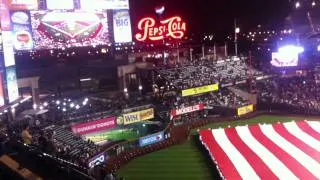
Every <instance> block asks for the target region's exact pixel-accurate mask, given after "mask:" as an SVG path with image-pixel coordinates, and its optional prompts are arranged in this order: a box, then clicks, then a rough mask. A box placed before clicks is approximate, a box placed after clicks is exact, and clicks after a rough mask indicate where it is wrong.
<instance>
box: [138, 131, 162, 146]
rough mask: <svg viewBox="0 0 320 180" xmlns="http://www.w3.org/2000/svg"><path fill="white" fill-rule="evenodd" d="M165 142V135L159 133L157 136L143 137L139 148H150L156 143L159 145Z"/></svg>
mask: <svg viewBox="0 0 320 180" xmlns="http://www.w3.org/2000/svg"><path fill="white" fill-rule="evenodd" d="M163 140H164V133H163V131H162V132H159V133H156V134H151V135H149V136H145V137H141V138H140V139H139V146H140V147H143V146H148V145H151V144H154V143H158V142H161V141H163Z"/></svg>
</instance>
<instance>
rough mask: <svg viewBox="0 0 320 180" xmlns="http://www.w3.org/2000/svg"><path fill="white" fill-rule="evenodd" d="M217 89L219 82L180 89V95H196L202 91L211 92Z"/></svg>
mask: <svg viewBox="0 0 320 180" xmlns="http://www.w3.org/2000/svg"><path fill="white" fill-rule="evenodd" d="M217 90H219V84H218V83H217V84H211V85H207V86H201V87H196V88H190V89H185V90H182V96H183V97H185V96H193V95H198V94H203V93H208V92H213V91H217Z"/></svg>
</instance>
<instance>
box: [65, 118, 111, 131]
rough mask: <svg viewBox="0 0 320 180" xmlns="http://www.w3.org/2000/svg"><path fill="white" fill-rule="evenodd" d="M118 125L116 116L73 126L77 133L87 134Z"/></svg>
mask: <svg viewBox="0 0 320 180" xmlns="http://www.w3.org/2000/svg"><path fill="white" fill-rule="evenodd" d="M116 126H117V122H116V118H115V117H107V118H103V119H100V120H96V121H91V122H87V123H81V124H77V125H74V126H72V127H71V129H72V132H73V133H75V134H80V135H85V134H91V133H95V132H100V131H104V130H108V129H112V128H115V127H116Z"/></svg>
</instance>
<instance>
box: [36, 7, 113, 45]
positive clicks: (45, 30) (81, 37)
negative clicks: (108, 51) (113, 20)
mask: <svg viewBox="0 0 320 180" xmlns="http://www.w3.org/2000/svg"><path fill="white" fill-rule="evenodd" d="M31 22H32V29H33V39H34V46H35V49H56V48H63V47H65V48H66V47H67V48H69V47H82V46H94V45H108V44H109V43H110V38H109V30H108V18H107V13H106V12H80V11H74V12H70V11H53V12H48V11H31Z"/></svg>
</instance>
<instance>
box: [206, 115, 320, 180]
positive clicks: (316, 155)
mask: <svg viewBox="0 0 320 180" xmlns="http://www.w3.org/2000/svg"><path fill="white" fill-rule="evenodd" d="M200 138H201V140H202V142H203V144H204V145H205V146H206V147H207V149H208V150H209V151H210V155H211V157H212V158H213V159H214V160H215V163H216V164H217V166H218V167H219V170H220V172H221V175H222V177H223V178H225V179H239V180H240V179H249V180H251V179H268V180H269V179H270V180H271V179H285V180H291V179H320V123H319V122H311V121H310V122H306V121H299V122H291V123H284V124H280V123H279V124H274V125H254V126H242V127H236V128H227V129H215V130H204V131H200Z"/></svg>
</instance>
